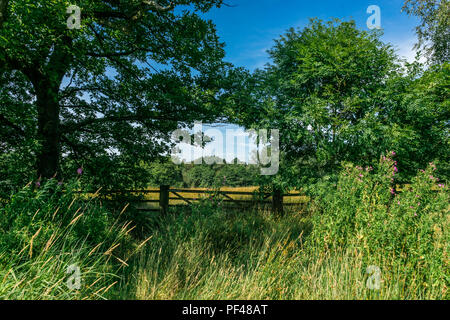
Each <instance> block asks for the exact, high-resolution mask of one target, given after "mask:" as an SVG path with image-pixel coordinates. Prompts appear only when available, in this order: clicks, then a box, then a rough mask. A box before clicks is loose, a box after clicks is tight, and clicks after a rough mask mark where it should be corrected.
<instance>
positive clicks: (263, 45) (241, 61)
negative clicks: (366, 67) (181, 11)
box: [206, 0, 418, 70]
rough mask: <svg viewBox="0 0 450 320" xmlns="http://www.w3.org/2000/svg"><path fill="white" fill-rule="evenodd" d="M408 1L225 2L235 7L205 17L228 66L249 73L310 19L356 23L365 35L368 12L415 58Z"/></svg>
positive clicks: (404, 53)
mask: <svg viewBox="0 0 450 320" xmlns="http://www.w3.org/2000/svg"><path fill="white" fill-rule="evenodd" d="M403 2H404V0H382V1H380V0H369V1H366V0H322V1H305V0H226V3H227V4H229V5H232V6H233V7H227V6H223V7H221V8H219V9H213V10H211V11H210V12H209V13H207V14H206V17H207V18H209V19H211V20H212V21H213V22H214V23H215V24H216V26H217V31H218V34H219V36H220V38H221V40H222V41H223V42H225V43H226V48H225V50H226V54H227V56H226V60H227V61H229V62H232V63H233V64H235V65H236V66H242V67H246V68H248V69H250V70H254V69H255V68H260V67H263V66H264V64H265V63H267V62H268V61H269V59H268V54H267V53H266V51H267V50H268V49H269V48H271V47H272V45H273V40H274V39H276V38H278V37H279V36H280V35H281V34H283V33H284V32H285V31H286V30H287V29H289V28H290V27H294V28H297V27H300V28H301V27H304V26H306V25H307V24H308V22H309V18H313V17H317V18H319V19H322V20H330V19H332V18H339V19H341V20H355V21H356V23H357V26H358V27H359V28H361V29H367V26H366V21H367V19H368V18H369V16H370V14H367V13H366V11H367V8H368V7H369V6H370V5H378V6H379V7H380V9H381V27H382V29H383V30H384V36H383V40H384V41H386V42H390V43H392V44H393V45H394V46H395V47H396V48H397V49H398V50H399V51H398V53H399V54H400V55H402V56H406V57H407V58H409V59H412V58H414V56H415V54H414V53H413V52H412V47H413V45H414V43H415V41H416V36H415V33H414V28H415V26H417V25H418V21H417V20H416V19H415V18H412V17H409V16H408V15H407V14H406V13H404V12H403V13H402V12H401V8H402V5H403Z"/></svg>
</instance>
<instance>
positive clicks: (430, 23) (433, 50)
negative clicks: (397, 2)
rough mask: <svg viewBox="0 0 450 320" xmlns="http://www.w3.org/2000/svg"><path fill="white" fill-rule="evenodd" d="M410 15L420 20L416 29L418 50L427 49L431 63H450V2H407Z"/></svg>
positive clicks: (438, 0)
mask: <svg viewBox="0 0 450 320" xmlns="http://www.w3.org/2000/svg"><path fill="white" fill-rule="evenodd" d="M403 10H405V11H406V12H407V13H408V14H409V15H413V16H416V17H418V18H419V19H420V21H421V24H420V25H419V26H417V27H416V32H417V35H418V37H419V43H418V44H417V45H416V47H418V48H423V49H425V52H426V54H427V56H428V57H429V58H431V59H430V62H431V63H433V64H441V63H445V62H449V61H450V44H449V41H450V40H449V39H450V15H449V12H450V2H449V1H448V0H406V1H405V4H404V6H403Z"/></svg>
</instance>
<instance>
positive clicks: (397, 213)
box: [307, 156, 450, 296]
mask: <svg viewBox="0 0 450 320" xmlns="http://www.w3.org/2000/svg"><path fill="white" fill-rule="evenodd" d="M397 170H398V168H397V164H396V162H395V161H394V160H392V159H391V158H390V156H389V157H384V156H383V158H382V159H381V161H380V163H379V165H378V167H377V168H376V169H375V170H374V169H373V168H366V169H363V168H362V167H355V166H353V165H351V164H349V165H347V166H345V170H343V172H342V173H341V174H340V175H339V180H338V182H337V185H335V186H329V187H327V188H326V189H325V190H324V191H323V192H322V195H323V196H322V197H321V198H320V201H319V198H317V199H318V200H317V201H315V204H314V206H315V207H316V209H317V211H318V212H317V213H318V214H317V215H316V216H314V217H313V232H312V234H311V238H310V239H308V243H307V246H310V247H312V248H316V247H319V248H322V249H321V250H334V249H336V248H346V249H347V250H350V251H351V250H356V251H357V252H358V254H360V255H361V257H362V259H363V262H364V263H365V265H366V266H369V265H378V266H380V267H381V266H383V267H382V270H383V273H384V275H385V277H387V278H391V277H392V276H393V273H395V272H397V270H401V272H402V277H403V279H402V281H400V282H399V285H400V286H401V288H402V290H404V291H405V295H406V296H409V295H413V294H415V292H414V291H413V290H412V288H413V287H414V285H415V284H417V285H420V289H418V290H420V291H421V292H422V293H423V294H426V293H427V291H435V290H443V288H445V286H448V281H449V273H448V272H449V265H448V254H449V246H448V243H447V242H448V241H447V240H448V239H449V236H450V235H449V234H448V229H449V228H448V227H449V225H448V223H449V220H448V217H449V215H448V213H449V207H448V203H449V192H448V186H446V185H444V184H438V183H439V179H438V178H437V177H435V176H434V175H435V172H436V167H435V165H434V164H430V166H429V167H428V169H427V170H421V172H419V174H418V175H417V176H416V177H415V178H414V179H413V181H412V183H411V185H408V186H406V187H404V189H403V190H402V191H401V192H400V193H398V192H397V191H396V189H395V183H394V181H395V179H394V178H395V175H396V174H397V172H398V171H397ZM436 188H437V190H436ZM416 290H417V289H416Z"/></svg>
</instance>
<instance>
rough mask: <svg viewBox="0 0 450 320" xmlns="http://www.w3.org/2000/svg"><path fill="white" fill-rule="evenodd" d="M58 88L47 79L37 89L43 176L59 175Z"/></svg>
mask: <svg viewBox="0 0 450 320" xmlns="http://www.w3.org/2000/svg"><path fill="white" fill-rule="evenodd" d="M58 90H59V88H58V87H56V86H55V85H52V84H50V83H49V82H47V81H44V82H41V85H40V86H39V88H38V90H37V110H38V139H39V141H40V143H41V148H40V151H39V153H38V155H37V164H36V165H37V171H38V175H39V176H40V177H42V178H51V177H53V176H55V175H59V158H60V132H59V112H60V110H59V109H60V108H59V102H58Z"/></svg>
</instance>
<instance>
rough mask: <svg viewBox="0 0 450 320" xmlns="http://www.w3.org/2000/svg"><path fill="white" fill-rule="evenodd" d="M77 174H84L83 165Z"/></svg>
mask: <svg viewBox="0 0 450 320" xmlns="http://www.w3.org/2000/svg"><path fill="white" fill-rule="evenodd" d="M77 174H78V175H79V176H81V175H82V174H83V168H82V167H81V168H78V169H77Z"/></svg>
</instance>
